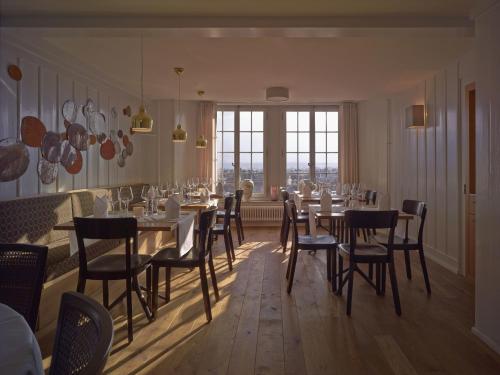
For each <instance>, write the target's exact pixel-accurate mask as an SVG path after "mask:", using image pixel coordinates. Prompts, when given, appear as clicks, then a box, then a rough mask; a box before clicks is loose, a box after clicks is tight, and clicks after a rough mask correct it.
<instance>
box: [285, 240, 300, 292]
mask: <svg viewBox="0 0 500 375" xmlns="http://www.w3.org/2000/svg"><path fill="white" fill-rule="evenodd" d="M298 255H299V250H298V249H292V250H291V252H290V256H292V259H291V261H292V264H291V268H290V275H289V276H288V287H287V289H286V291H287V293H288V294H290V292H291V291H292V286H293V277H294V275H295V267H296V266H297V258H298Z"/></svg>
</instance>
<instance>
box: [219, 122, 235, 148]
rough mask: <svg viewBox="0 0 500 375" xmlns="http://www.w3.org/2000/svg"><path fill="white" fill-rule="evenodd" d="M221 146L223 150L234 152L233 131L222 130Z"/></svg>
mask: <svg viewBox="0 0 500 375" xmlns="http://www.w3.org/2000/svg"><path fill="white" fill-rule="evenodd" d="M224 126H225V124H224ZM222 148H223V151H224V152H234V132H224V135H223V137H222Z"/></svg>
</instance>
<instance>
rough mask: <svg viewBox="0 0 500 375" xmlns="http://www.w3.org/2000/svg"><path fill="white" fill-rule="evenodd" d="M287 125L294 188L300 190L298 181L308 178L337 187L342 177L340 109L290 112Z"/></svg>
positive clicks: (288, 175) (288, 171) (288, 172)
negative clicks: (340, 166)
mask: <svg viewBox="0 0 500 375" xmlns="http://www.w3.org/2000/svg"><path fill="white" fill-rule="evenodd" d="M311 113H312V114H313V116H312V117H311ZM285 128H286V179H287V181H286V183H287V185H288V186H289V188H290V190H297V187H298V182H299V181H300V180H302V179H305V178H310V179H312V180H314V181H316V182H321V183H326V184H328V185H330V186H332V187H333V185H334V184H336V183H337V179H338V164H339V124H338V112H337V111H319V110H318V111H286V117H285Z"/></svg>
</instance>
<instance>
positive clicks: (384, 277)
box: [380, 263, 387, 295]
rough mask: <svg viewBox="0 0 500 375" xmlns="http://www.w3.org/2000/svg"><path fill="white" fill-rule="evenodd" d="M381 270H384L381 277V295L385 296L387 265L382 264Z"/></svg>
mask: <svg viewBox="0 0 500 375" xmlns="http://www.w3.org/2000/svg"><path fill="white" fill-rule="evenodd" d="M381 268H382V273H381V275H380V278H381V286H380V294H381V295H385V280H386V270H387V265H386V263H382V265H381Z"/></svg>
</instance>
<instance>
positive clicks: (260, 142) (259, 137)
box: [252, 132, 264, 152]
mask: <svg viewBox="0 0 500 375" xmlns="http://www.w3.org/2000/svg"><path fill="white" fill-rule="evenodd" d="M252 151H253V152H264V133H261V132H258V133H252Z"/></svg>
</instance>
